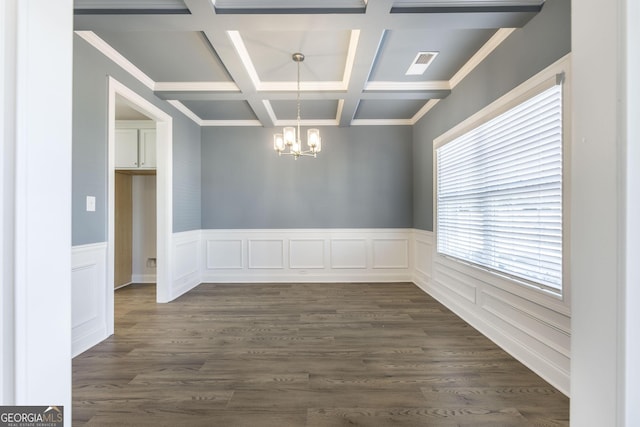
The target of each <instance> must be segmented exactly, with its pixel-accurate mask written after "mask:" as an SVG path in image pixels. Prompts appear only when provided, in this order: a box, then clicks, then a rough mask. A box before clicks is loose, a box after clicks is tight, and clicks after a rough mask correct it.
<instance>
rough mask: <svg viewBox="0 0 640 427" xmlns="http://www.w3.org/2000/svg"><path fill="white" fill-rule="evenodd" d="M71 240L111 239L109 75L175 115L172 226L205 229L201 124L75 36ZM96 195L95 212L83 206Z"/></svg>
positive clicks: (175, 229) (85, 241)
mask: <svg viewBox="0 0 640 427" xmlns="http://www.w3.org/2000/svg"><path fill="white" fill-rule="evenodd" d="M73 73H74V75H73V171H72V189H73V199H72V244H73V245H82V244H89V243H97V242H104V241H106V240H107V96H108V87H107V76H109V75H111V76H113V77H114V78H116V79H117V80H118V81H120V82H121V83H123V84H124V85H126V86H127V87H129V88H131V89H132V90H134V91H135V92H136V93H138V94H139V95H141V96H143V97H145V99H147V100H149V101H150V102H152V103H153V104H154V105H156V106H158V107H159V108H161V109H162V110H164V111H165V112H167V113H168V114H170V115H172V117H173V119H174V120H173V139H174V141H173V193H174V194H173V205H174V207H173V231H174V232H179V231H188V230H197V229H200V228H201V224H200V214H201V207H200V129H199V127H198V125H196V124H195V123H193V122H192V121H191V120H189V119H187V118H186V117H185V116H184V115H183V114H182V113H180V112H178V111H177V110H175V109H174V108H173V107H172V106H170V105H169V104H167V103H166V102H164V101H162V100H160V99H158V98H156V97H155V96H154V95H153V93H152V92H151V91H150V90H149V89H148V88H147V87H146V86H144V85H142V84H141V83H140V82H138V81H137V80H135V79H134V78H133V77H131V76H130V75H129V74H128V73H127V72H125V71H124V70H122V69H121V68H120V67H119V66H117V65H116V64H114V63H113V62H111V61H110V60H109V59H107V58H106V57H105V56H104V55H102V54H101V53H100V52H98V51H97V50H96V49H95V48H93V47H92V46H90V45H89V44H88V43H87V42H85V41H84V40H83V39H81V38H80V37H79V36H77V35H74V46H73ZM89 195H90V196H96V212H86V211H85V198H86V196H89Z"/></svg>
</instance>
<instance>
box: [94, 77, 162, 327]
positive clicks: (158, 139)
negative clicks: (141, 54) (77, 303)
mask: <svg viewBox="0 0 640 427" xmlns="http://www.w3.org/2000/svg"><path fill="white" fill-rule="evenodd" d="M108 99H109V101H108V104H109V105H108V127H107V129H108V151H109V152H108V158H109V161H108V173H109V180H108V212H109V214H108V232H107V234H108V239H107V240H108V243H107V246H108V249H107V282H106V283H107V289H106V300H107V310H106V311H107V328H108V334H109V335H111V334H113V332H114V288H115V285H114V284H115V275H116V270H115V258H116V257H115V255H116V218H115V217H116V148H115V144H116V129H117V126H116V125H117V123H116V122H117V120H116V119H117V117H123V116H122V114H123V111H125V106H126V107H127V108H131V109H132V110H133V112H131V111H129V113H131V114H134V113H137V114H141V116H140V117H144V118H145V119H147V120H150V121H151V122H153V123H154V124H155V135H154V136H155V145H154V148H155V153H154V156H153V158H154V159H155V175H153V174H152V173H151V172H149V171H146V172H145V171H142V170H138V171H137V172H139V173H138V174H135V173H133V172H130V174H131V177H132V178H131V181H132V192H133V190H134V188H135V187H133V181H134V180H133V178H134V177H135V176H138V175H139V176H140V177H145V174H146V176H153V180H155V220H156V221H155V249H156V256H155V261H154V260H148V259H147V258H154V257H147V256H144V255H143V257H144V258H143V259H144V263H145V264H144V265H145V266H146V265H149V266H150V267H149V268H153V267H151V266H152V265H154V264H155V282H156V301H157V302H159V303H162V302H169V301H171V299H173V297H172V290H171V270H172V269H171V265H170V264H171V262H170V260H171V259H172V258H171V236H172V209H171V206H172V200H173V197H172V186H171V176H172V173H171V172H172V150H171V146H172V135H173V131H172V129H173V123H172V118H171V116H170V115H168V114H167V113H165V112H164V111H162V110H160V109H159V108H158V107H156V106H155V105H153V104H152V103H150V102H149V101H147V100H146V99H145V98H143V97H141V96H140V95H138V94H137V93H135V92H134V91H132V90H131V89H129V88H127V87H126V86H124V85H123V84H121V83H120V82H118V81H117V80H115V79H114V78H113V77H109V98H108ZM118 105H119V107H118ZM116 113H118V114H119V115H117V114H116ZM141 179H142V180H145V179H146V180H149V179H148V178H141ZM143 191H144V190H143ZM132 208H133V206H132ZM132 225H133V224H132ZM147 225H148V224H147ZM132 237H133V236H132ZM132 256H133V254H132ZM147 261H148V262H149V263H148V264H147ZM133 278H134V277H133V271H132V279H133ZM132 281H133V280H132Z"/></svg>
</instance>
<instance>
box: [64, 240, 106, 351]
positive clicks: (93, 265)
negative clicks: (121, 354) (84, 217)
mask: <svg viewBox="0 0 640 427" xmlns="http://www.w3.org/2000/svg"><path fill="white" fill-rule="evenodd" d="M106 260H107V244H106V243H97V244H91V245H82V246H74V247H73V248H72V249H71V328H72V333H71V335H72V355H73V357H75V356H77V355H78V354H80V353H82V352H83V351H85V350H87V349H89V348H91V347H93V346H94V345H96V344H98V343H99V342H100V341H102V340H104V339H105V338H107V336H108V329H107V318H106V316H107V294H106V293H107V292H113V286H107V283H106Z"/></svg>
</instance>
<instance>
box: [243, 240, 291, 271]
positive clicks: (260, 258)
mask: <svg viewBox="0 0 640 427" xmlns="http://www.w3.org/2000/svg"><path fill="white" fill-rule="evenodd" d="M249 268H251V269H263V268H266V269H282V268H284V241H283V240H280V239H278V240H275V239H273V240H266V239H265V240H263V239H258V240H249Z"/></svg>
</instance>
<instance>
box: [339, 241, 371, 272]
mask: <svg viewBox="0 0 640 427" xmlns="http://www.w3.org/2000/svg"><path fill="white" fill-rule="evenodd" d="M331 268H367V241H366V240H364V239H334V240H332V241H331Z"/></svg>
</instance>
